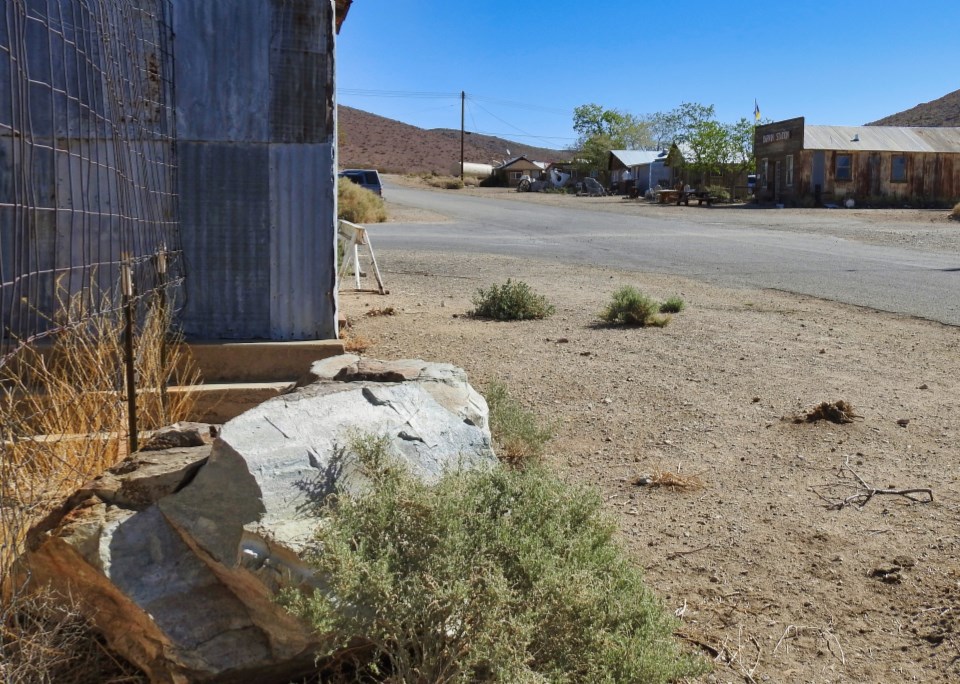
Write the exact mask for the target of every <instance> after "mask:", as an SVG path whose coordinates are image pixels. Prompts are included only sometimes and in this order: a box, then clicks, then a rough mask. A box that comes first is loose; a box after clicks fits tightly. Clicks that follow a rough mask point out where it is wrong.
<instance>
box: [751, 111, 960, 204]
mask: <svg viewBox="0 0 960 684" xmlns="http://www.w3.org/2000/svg"><path fill="white" fill-rule="evenodd" d="M754 153H755V156H756V158H757V164H758V168H757V174H758V178H757V197H758V199H759V200H760V201H761V202H763V201H766V202H778V203H782V204H791V205H805V204H806V205H811V206H814V205H820V204H822V203H831V202H836V203H840V202H842V201H844V200H845V199H847V198H852V199H854V200H855V201H857V202H859V203H866V204H881V205H882V204H902V203H908V204H920V205H923V204H929V203H953V202H956V201H957V199H958V198H960V128H933V127H928V128H914V127H906V126H812V125H811V126H808V125H807V124H806V122H805V121H804V118H803V117H798V118H795V119H787V120H785V121H778V122H775V123H771V124H767V125H764V126H758V127H757V129H756V133H755V137H754Z"/></svg>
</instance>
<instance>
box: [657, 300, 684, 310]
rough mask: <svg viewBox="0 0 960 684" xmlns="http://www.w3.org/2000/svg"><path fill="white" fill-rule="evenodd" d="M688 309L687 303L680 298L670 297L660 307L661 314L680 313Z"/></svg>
mask: <svg viewBox="0 0 960 684" xmlns="http://www.w3.org/2000/svg"><path fill="white" fill-rule="evenodd" d="M685 307H686V302H684V301H683V299H681V298H680V297H670V298H668V299H667V300H666V301H665V302H663V303H662V304H661V305H660V313H680V312H681V311H683V309H684V308H685Z"/></svg>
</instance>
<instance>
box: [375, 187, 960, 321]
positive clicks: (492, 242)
mask: <svg viewBox="0 0 960 684" xmlns="http://www.w3.org/2000/svg"><path fill="white" fill-rule="evenodd" d="M385 194H386V195H387V197H388V199H389V201H391V202H396V203H398V204H403V205H407V206H412V207H418V208H422V209H427V210H429V211H433V212H436V213H439V214H442V215H444V216H446V217H448V218H449V219H450V221H447V222H444V223H391V224H385V225H380V226H373V227H371V228H370V234H371V236H372V237H373V243H374V245H375V246H376V248H377V249H378V250H382V249H391V248H393V249H410V250H423V251H444V252H463V253H485V254H505V255H510V256H530V257H534V258H537V259H546V260H550V261H559V262H562V263H571V264H593V265H600V266H609V267H613V268H620V269H625V270H635V271H638V272H652V273H666V274H673V275H679V276H686V277H690V278H695V279H699V280H704V281H708V282H711V283H715V284H719V285H725V286H735V287H737V286H738V287H759V288H775V289H778V290H785V291H788V292H795V293H799V294H806V295H812V296H815V297H821V298H824V299H830V300H833V301H838V302H844V303H847V304H855V305H859V306H866V307H870V308H874V309H879V310H882V311H891V312H896V313H902V314H908V315H913V316H918V317H921V318H927V319H930V320H935V321H940V322H942V323H947V324H951V325H960V254H957V253H953V252H950V253H936V252H925V251H918V250H916V249H905V248H898V247H886V246H876V245H868V244H863V243H859V242H856V241H853V240H845V239H840V238H836V237H830V236H824V235H823V234H812V233H803V232H798V231H797V230H796V228H794V229H793V230H790V231H783V230H771V229H770V228H765V227H758V226H750V225H737V219H736V215H735V213H734V212H731V211H728V212H723V219H722V222H721V221H718V220H717V219H716V218H715V216H718V215H719V212H715V213H714V214H713V215H711V212H710V211H709V210H704V211H703V212H698V213H697V214H696V217H697V220H696V221H691V220H689V219H687V218H683V217H678V218H677V219H665V218H657V217H646V216H629V215H622V214H615V213H609V212H603V211H596V210H590V209H589V206H588V205H587V203H586V202H585V205H586V206H585V208H584V209H582V210H581V209H569V208H559V207H552V206H548V205H543V204H536V203H528V202H523V201H513V200H501V199H494V198H482V197H474V196H465V195H460V194H457V193H453V192H451V193H440V192H432V191H427V190H416V189H411V188H404V187H398V186H395V185H391V186H389V187H388V189H387V190H386V191H385ZM685 213H686V214H688V215H692V212H685ZM802 220H803V219H802V218H799V219H798V221H802Z"/></svg>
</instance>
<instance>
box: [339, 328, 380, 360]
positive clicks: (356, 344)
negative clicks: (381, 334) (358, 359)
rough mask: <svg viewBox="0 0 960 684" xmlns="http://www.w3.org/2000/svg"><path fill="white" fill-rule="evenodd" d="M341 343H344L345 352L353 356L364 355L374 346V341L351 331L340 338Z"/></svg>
mask: <svg viewBox="0 0 960 684" xmlns="http://www.w3.org/2000/svg"><path fill="white" fill-rule="evenodd" d="M340 341H341V342H343V350H344V351H345V352H349V353H351V354H362V353H363V352H365V351H367V350H368V349H369V348H370V347H372V346H373V340H371V339H369V338H367V337H364V336H363V335H359V334H356V333H353V332H350V331H349V330H348V331H347V332H346V334H345V335H344V336H343V337H341V338H340Z"/></svg>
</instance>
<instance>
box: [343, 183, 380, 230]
mask: <svg viewBox="0 0 960 684" xmlns="http://www.w3.org/2000/svg"><path fill="white" fill-rule="evenodd" d="M337 218H341V219H343V220H344V221H350V222H351V223H383V222H384V221H386V220H387V209H386V207H385V206H384V204H383V199H382V198H381V197H378V196H377V195H376V194H375V193H373V192H371V191H369V190H367V189H366V188H364V187H361V186H359V185H357V184H356V183H354V182H353V181H351V180H350V179H348V178H340V179H339V180H338V181H337Z"/></svg>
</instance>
